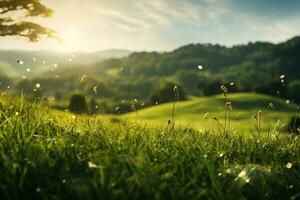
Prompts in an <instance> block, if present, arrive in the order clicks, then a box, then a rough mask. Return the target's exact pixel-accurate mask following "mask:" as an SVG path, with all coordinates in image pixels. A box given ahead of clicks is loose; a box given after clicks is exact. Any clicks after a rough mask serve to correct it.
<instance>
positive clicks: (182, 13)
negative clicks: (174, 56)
mask: <svg viewBox="0 0 300 200" xmlns="http://www.w3.org/2000/svg"><path fill="white" fill-rule="evenodd" d="M42 2H44V3H45V4H46V5H48V6H49V7H51V8H53V9H54V11H55V15H54V16H53V17H52V18H49V19H39V20H38V22H40V23H42V24H45V25H47V26H50V27H52V28H54V29H56V30H57V31H58V32H59V33H60V35H61V37H62V39H63V40H64V43H63V44H58V43H57V42H56V41H53V40H47V39H43V40H42V41H40V42H39V43H37V44H30V43H27V42H26V41H25V40H23V39H20V38H8V37H7V38H1V39H0V42H1V48H2V49H26V50H39V49H46V50H58V51H96V50H104V49H111V48H119V49H129V50H158V51H165V50H171V49H174V48H177V47H179V46H182V45H186V44H188V43H219V44H222V45H228V46H231V45H235V44H240V43H247V42H249V41H257V40H259V41H270V42H281V41H284V40H287V39H289V38H291V37H293V36H296V35H300V26H299V24H300V23H299V22H300V12H299V11H300V0H84V1H83V0H44V1H42Z"/></svg>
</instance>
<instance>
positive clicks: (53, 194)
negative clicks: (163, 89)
mask: <svg viewBox="0 0 300 200" xmlns="http://www.w3.org/2000/svg"><path fill="white" fill-rule="evenodd" d="M231 98H232V102H233V111H232V113H231V114H232V126H233V127H232V130H230V131H228V132H226V133H224V132H222V131H217V130H218V129H217V128H216V126H217V125H214V122H213V121H212V122H208V123H211V125H207V126H206V129H209V127H213V126H215V127H213V128H215V130H216V131H214V132H212V131H209V130H207V131H198V130H196V128H198V129H200V128H201V124H202V123H203V124H205V123H206V121H205V120H204V119H203V115H204V113H206V112H210V115H209V116H210V118H212V117H213V116H216V117H218V118H220V120H221V117H222V116H223V115H222V113H223V111H222V109H223V108H224V100H223V99H222V98H221V97H211V98H205V99H193V100H191V101H187V102H182V103H181V106H180V107H178V108H176V110H175V119H176V121H182V123H183V122H185V123H192V122H195V124H194V125H191V126H193V127H195V129H187V128H185V126H179V125H178V126H177V125H175V129H170V128H169V127H168V126H167V124H163V123H162V125H158V126H157V127H159V128H155V127H154V126H149V127H148V126H147V125H146V121H144V120H134V119H131V120H129V121H125V120H124V119H123V120H120V121H118V120H116V119H115V120H112V122H109V120H105V119H104V118H103V117H96V118H93V117H87V116H74V115H72V114H70V113H65V112H58V111H53V110H49V109H47V108H45V107H42V106H40V105H37V104H34V103H26V102H25V101H24V100H23V99H22V98H19V99H18V98H14V99H9V98H7V97H0V198H1V199H298V198H299V196H300V193H299V191H300V171H299V170H300V141H299V137H298V136H296V135H290V134H285V133H281V132H278V131H276V130H272V131H271V132H270V133H269V134H259V133H258V132H255V131H254V132H253V133H252V134H247V133H245V132H243V131H240V130H242V129H244V130H246V129H247V126H246V125H248V127H251V126H252V124H253V119H252V118H251V115H252V114H255V113H256V112H257V110H258V109H261V110H262V113H263V114H262V116H264V120H269V118H270V119H272V116H273V115H274V113H273V112H272V113H270V114H268V113H267V110H268V108H267V106H268V103H269V101H270V100H272V101H273V102H272V103H273V104H274V105H275V106H276V109H278V110H277V111H278V117H279V118H284V119H286V117H288V116H289V115H290V114H291V113H293V112H296V111H294V110H293V109H294V108H293V107H294V105H290V104H289V105H287V104H285V103H284V102H283V101H280V100H276V99H270V98H269V97H266V96H257V95H252V94H240V95H232V96H231ZM212 105H214V106H212ZM219 107H220V109H219ZM250 108H251V109H252V111H246V110H247V109H250ZM237 112H241V114H240V116H239V117H240V118H242V119H241V120H238V119H236V117H234V116H235V115H237V114H238V113H237ZM268 112H269V111H268ZM135 115H136V113H135V114H132V115H130V114H129V115H126V116H122V118H129V117H130V116H131V117H135ZM139 115H140V117H141V118H148V119H151V120H154V121H153V122H160V121H161V120H168V119H169V118H170V105H169V104H165V105H160V106H157V107H156V108H147V109H145V110H143V111H139ZM248 118H249V119H248ZM184 120H185V121H184ZM135 121H136V122H135ZM239 121H241V125H238V124H237V123H238V122H239ZM221 123H223V122H221ZM238 127H241V129H239V128H238ZM203 129H204V128H203Z"/></svg>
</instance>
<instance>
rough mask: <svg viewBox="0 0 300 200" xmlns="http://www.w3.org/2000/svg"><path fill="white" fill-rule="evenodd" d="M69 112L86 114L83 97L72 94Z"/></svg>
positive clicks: (86, 108)
mask: <svg viewBox="0 0 300 200" xmlns="http://www.w3.org/2000/svg"><path fill="white" fill-rule="evenodd" d="M70 111H71V112H73V113H76V114H83V113H87V112H88V107H87V104H86V99H85V97H84V96H83V95H80V94H74V95H72V96H71V101H70Z"/></svg>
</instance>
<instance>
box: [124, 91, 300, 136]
mask: <svg viewBox="0 0 300 200" xmlns="http://www.w3.org/2000/svg"><path fill="white" fill-rule="evenodd" d="M229 97H230V99H231V100H232V110H227V109H226V106H225V103H226V99H225V98H224V97H223V96H221V95H219V96H212V97H207V98H197V97H195V98H192V99H191V100H187V101H183V102H176V103H175V109H174V113H175V121H176V124H177V126H180V127H181V128H193V129H196V130H199V131H211V130H213V129H215V130H214V131H216V130H218V129H220V130H223V129H224V128H225V118H226V120H227V125H226V129H228V130H230V131H233V132H240V133H242V132H243V133H247V134H248V133H250V132H257V127H256V125H257V120H256V119H255V117H256V116H257V115H258V112H261V113H262V114H261V115H262V117H261V122H260V131H262V132H269V131H272V130H274V129H276V130H278V131H282V132H285V133H287V132H288V124H289V123H290V120H291V116H293V115H297V113H299V106H298V105H295V104H290V103H287V102H285V101H284V100H281V99H278V98H274V97H271V96H265V95H259V94H251V93H238V94H232V95H229ZM172 112H173V103H168V104H164V105H156V106H154V107H151V108H146V109H142V110H139V111H137V112H133V113H130V114H125V115H123V116H122V118H125V119H129V120H130V119H131V120H132V119H134V120H141V121H147V122H149V123H151V122H154V123H152V124H156V125H157V124H164V125H165V124H167V122H168V120H171V119H172ZM225 112H226V113H225ZM225 115H226V117H225Z"/></svg>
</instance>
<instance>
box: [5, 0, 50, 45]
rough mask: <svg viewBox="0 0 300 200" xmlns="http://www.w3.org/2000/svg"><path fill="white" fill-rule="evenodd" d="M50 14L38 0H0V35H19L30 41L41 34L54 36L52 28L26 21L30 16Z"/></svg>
mask: <svg viewBox="0 0 300 200" xmlns="http://www.w3.org/2000/svg"><path fill="white" fill-rule="evenodd" d="M20 14H21V17H19V15H20ZM52 14H53V11H52V10H51V9H49V8H47V7H46V6H44V5H43V4H42V3H40V0H0V36H21V37H25V38H28V40H29V41H31V42H37V41H38V40H39V39H40V37H41V36H46V37H52V38H55V31H54V30H52V29H49V28H46V27H43V26H41V25H39V24H37V23H34V22H30V21H27V20H28V19H29V18H32V17H50V16H51V15H52ZM15 16H18V19H22V20H17V19H16V18H14V17H15Z"/></svg>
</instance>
